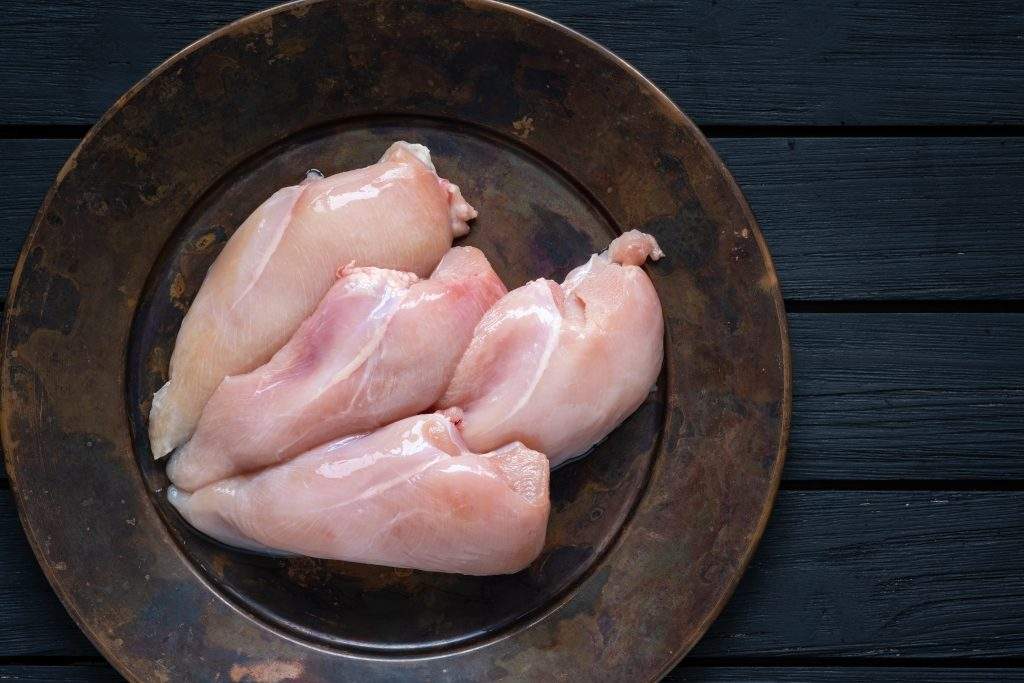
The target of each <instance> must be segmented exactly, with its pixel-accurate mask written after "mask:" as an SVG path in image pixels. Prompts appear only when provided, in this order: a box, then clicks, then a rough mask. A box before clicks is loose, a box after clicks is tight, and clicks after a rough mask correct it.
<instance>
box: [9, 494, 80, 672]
mask: <svg viewBox="0 0 1024 683" xmlns="http://www.w3.org/2000/svg"><path fill="white" fill-rule="evenodd" d="M44 540H45V539H44ZM0 605H2V606H3V609H2V610H0V653H2V654H3V656H6V657H15V656H25V655H32V656H43V655H59V656H71V657H98V656H99V653H98V652H96V650H95V648H93V646H92V644H90V643H89V641H88V640H87V639H86V637H85V636H84V635H82V632H81V631H79V630H78V627H77V626H75V624H74V623H73V622H72V621H71V617H69V616H68V614H67V612H65V611H64V608H63V607H62V606H61V604H60V601H59V600H57V596H56V595H55V594H54V593H53V590H52V589H51V588H50V585H49V584H48V583H47V582H46V579H45V578H44V576H43V573H42V571H41V570H40V569H39V565H37V564H36V560H35V557H34V556H33V555H32V550H31V549H30V548H29V545H28V541H27V540H26V539H25V533H24V531H22V529H21V524H20V523H19V522H18V514H17V511H16V510H15V507H14V499H13V498H12V496H11V492H10V491H6V490H0Z"/></svg>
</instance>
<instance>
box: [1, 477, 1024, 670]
mask: <svg viewBox="0 0 1024 683" xmlns="http://www.w3.org/2000/svg"><path fill="white" fill-rule="evenodd" d="M0 563H2V564H0V569H3V573H0V604H3V605H5V606H6V609H5V610H3V611H2V612H0V651H2V652H5V653H7V654H8V655H9V656H32V655H39V654H50V655H65V656H89V655H94V654H95V652H94V651H93V650H92V649H91V647H90V646H89V645H88V643H86V642H85V640H84V639H83V638H82V636H81V635H79V634H77V632H76V631H75V630H74V626H73V625H72V624H71V622H70V620H69V619H68V617H67V616H66V615H65V614H64V613H63V612H62V610H61V609H60V606H59V605H58V604H57V601H56V599H55V598H54V597H53V594H52V592H51V591H50V590H49V589H48V588H47V587H46V585H45V583H44V581H43V579H42V577H41V576H40V575H39V570H38V569H37V568H36V566H35V562H34V559H33V558H32V556H31V554H30V553H29V551H28V548H27V546H26V544H25V542H24V540H23V539H22V538H21V537H20V530H19V528H18V525H17V522H16V520H15V518H14V515H13V509H12V506H11V502H10V495H9V493H7V492H0ZM1022 576H1024V492H989V493H944V492H927V491H925V492H899V491H890V492H861V491H783V492H782V493H781V494H780V496H779V499H778V503H777V505H776V509H775V512H774V513H773V516H772V519H771V522H770V523H769V528H768V530H767V532H766V534H765V537H764V540H763V542H762V544H761V547H760V549H759V550H758V552H757V554H756V556H755V558H754V561H753V563H752V564H751V566H750V569H749V570H748V572H747V575H746V576H745V577H744V579H743V580H742V581H741V583H740V586H739V588H738V590H737V592H736V594H735V596H734V598H733V600H732V601H731V602H730V604H729V605H728V606H727V607H726V610H725V612H724V613H723V615H722V616H721V617H720V619H719V620H718V621H717V622H716V623H715V625H714V626H713V627H712V628H711V631H710V632H709V634H708V636H707V637H706V638H705V639H704V641H702V642H701V643H700V644H699V645H698V646H697V648H696V649H695V651H694V653H693V654H694V656H695V657H703V658H714V659H715V660H716V661H717V662H723V661H724V660H725V659H733V658H744V657H747V658H749V657H787V658H790V659H792V658H795V657H801V656H803V657H807V656H812V657H818V658H825V657H848V658H862V657H866V658H870V659H871V661H872V662H875V661H876V660H878V659H884V658H889V657H892V658H898V657H915V658H942V659H943V660H945V659H949V658H956V657H1021V656H1024V638H1022V637H1021V634H1022V633H1024V582H1022V580H1021V577H1022ZM738 663H742V662H738ZM883 664H884V662H883Z"/></svg>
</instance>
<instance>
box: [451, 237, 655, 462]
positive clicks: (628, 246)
mask: <svg viewBox="0 0 1024 683" xmlns="http://www.w3.org/2000/svg"><path fill="white" fill-rule="evenodd" d="M662 256H663V254H662V251H661V249H660V248H659V247H658V243H657V242H656V241H655V240H654V238H653V237H651V236H650V235H646V234H644V233H641V232H637V231H636V230H633V231H630V232H628V233H626V234H624V235H621V236H619V237H618V238H616V239H615V240H614V241H612V243H611V244H610V245H609V247H608V250H607V251H606V252H604V253H602V254H595V255H594V256H592V257H591V258H590V260H589V261H588V262H587V263H586V264H585V265H582V266H580V267H578V268H576V269H575V270H573V271H572V272H570V273H569V275H568V276H566V278H565V281H564V282H563V283H562V284H561V285H558V284H557V283H555V282H552V281H551V280H534V281H533V282H530V283H528V284H526V285H524V286H523V287H520V288H519V289H516V290H513V291H512V292H509V294H507V295H506V296H505V297H504V298H502V299H501V300H500V301H499V302H498V303H497V304H495V305H494V307H493V308H491V310H490V311H488V312H487V313H486V315H484V317H483V319H481V321H480V323H479V324H478V325H477V328H476V331H475V332H474V335H473V341H471V342H470V344H469V348H468V349H467V350H466V353H465V355H464V356H463V357H462V360H461V361H459V365H458V368H457V369H456V371H455V377H454V378H453V379H452V383H451V385H450V386H449V387H448V389H447V391H446V392H445V395H444V396H443V397H442V398H441V400H440V401H439V402H438V404H437V405H438V407H439V408H441V409H448V414H449V415H450V416H451V417H452V418H453V419H455V420H456V421H458V422H459V427H460V429H461V431H462V434H463V437H464V438H465V439H466V443H467V444H469V446H470V447H471V448H473V449H475V450H489V449H492V448H496V447H497V446H499V445H501V444H504V443H509V442H511V441H521V442H522V443H524V444H526V445H527V446H528V447H530V448H533V449H535V450H538V451H541V452H542V453H545V454H547V456H548V458H549V460H550V462H551V466H552V467H555V466H557V465H559V464H561V463H563V462H565V461H566V460H568V459H571V458H573V457H575V456H578V455H581V454H583V453H585V452H586V451H587V450H588V449H590V448H591V447H592V446H593V445H594V444H596V443H597V442H598V441H600V440H601V439H603V438H604V437H606V436H607V435H608V434H609V433H610V432H611V431H612V430H613V429H615V427H617V426H618V425H619V424H620V423H622V421H623V420H625V419H626V417H628V416H629V415H630V414H631V413H632V412H633V411H635V410H636V409H637V408H638V407H639V406H640V404H641V403H643V401H644V399H645V397H646V396H647V395H648V394H649V393H650V391H651V389H652V387H653V386H654V383H655V382H656V381H657V378H658V374H659V373H660V372H661V363H662V355H663V354H662V343H663V342H662V337H663V334H664V322H663V320H662V313H661V303H660V301H659V300H658V294H657V292H656V291H655V290H654V286H653V284H652V283H651V280H650V279H649V278H648V277H647V274H646V273H645V272H644V271H643V269H642V268H640V267H639V266H640V265H642V264H643V263H644V261H646V260H647V258H648V257H650V258H652V259H658V258H661V257H662Z"/></svg>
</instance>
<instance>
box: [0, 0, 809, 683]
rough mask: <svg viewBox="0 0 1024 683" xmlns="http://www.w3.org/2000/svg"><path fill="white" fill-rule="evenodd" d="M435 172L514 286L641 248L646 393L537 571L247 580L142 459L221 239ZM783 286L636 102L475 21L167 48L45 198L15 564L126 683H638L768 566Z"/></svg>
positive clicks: (311, 20)
mask: <svg viewBox="0 0 1024 683" xmlns="http://www.w3.org/2000/svg"><path fill="white" fill-rule="evenodd" d="M395 139H405V140H409V141H413V142H422V143H424V144H427V145H428V146H429V147H430V149H431V150H432V151H433V153H434V157H435V162H436V163H437V165H438V167H439V170H440V171H441V173H442V174H443V175H445V176H447V177H449V178H451V179H452V180H453V181H454V182H456V183H458V184H459V185H461V186H462V187H463V190H464V192H465V195H466V196H467V197H468V198H469V199H470V201H471V202H472V203H473V204H474V205H475V206H476V207H477V208H478V209H479V210H480V218H479V219H477V221H476V222H475V223H474V225H473V231H472V232H471V234H470V236H469V237H468V238H467V239H466V242H467V243H469V244H474V245H476V246H479V247H481V248H482V249H484V251H485V252H486V253H487V255H488V256H489V257H490V258H491V260H492V262H493V263H494V265H495V267H496V269H497V270H498V272H499V274H500V275H502V277H503V278H504V279H505V281H506V283H507V284H508V285H509V286H510V287H513V286H517V285H519V284H522V283H523V282H525V281H527V280H529V279H532V278H535V277H540V276H546V277H555V278H559V277H561V276H562V275H564V274H565V273H566V272H567V271H568V270H569V269H570V268H571V267H573V266H574V265H576V264H578V263H581V262H582V261H583V260H584V259H585V258H586V257H587V256H588V255H589V254H590V253H592V252H594V251H600V250H601V249H603V248H604V247H605V246H606V245H607V243H608V241H609V240H610V239H611V238H612V237H613V236H614V235H615V234H617V233H618V232H621V231H623V230H627V229H631V228H637V229H640V230H643V231H646V232H650V233H652V234H654V235H655V236H656V237H657V238H658V241H659V242H660V243H661V245H662V247H663V248H664V250H665V252H666V254H667V258H665V259H663V260H662V261H659V262H658V263H657V264H652V265H650V267H649V270H648V272H649V273H650V275H651V277H652V279H653V281H654V284H655V287H656V288H657V290H658V292H659V294H660V296H661V300H662V303H663V306H664V311H665V320H666V336H667V340H666V341H667V343H666V359H665V361H666V362H665V371H664V372H663V374H662V377H661V379H660V380H659V382H658V386H657V387H655V388H654V389H653V390H652V393H651V395H650V397H649V399H648V401H647V402H646V403H645V404H644V405H643V406H642V407H641V409H640V410H639V411H638V412H637V413H636V414H635V415H633V416H632V417H631V418H630V419H629V420H628V421H627V422H626V423H625V424H624V425H623V426H622V427H620V428H619V429H618V430H616V432H615V433H614V434H613V435H612V436H611V437H610V438H609V439H608V440H606V441H605V442H603V443H602V444H600V445H599V446H598V447H597V448H595V450H594V452H593V453H591V454H590V455H589V456H588V457H587V458H585V459H583V460H581V461H579V462H575V463H572V464H569V465H567V466H565V467H563V468H561V469H559V470H558V471H557V472H555V473H554V475H553V478H552V498H553V501H552V502H553V514H552V519H551V524H550V527H549V532H548V539H547V544H546V546H545V549H544V551H543V553H542V555H541V557H540V558H539V559H538V560H537V561H536V562H535V563H534V564H533V565H532V566H531V567H530V568H529V569H527V570H525V571H524V572H521V573H519V574H516V575H513V576H503V577H462V576H455V575H443V574H433V573H426V572H415V571H406V570H396V569H390V568H384V567H371V566H364V565H355V564H346V563H340V562H327V561H320V560H313V559H309V558H287V559H286V558H267V557H260V556H256V555H251V554H247V553H243V552H238V551H234V550H231V549H229V548H226V547H224V546H221V545H219V544H217V543H215V542H212V541H210V540H208V539H206V538H204V537H202V536H201V535H199V534H196V533H195V532H193V531H191V530H190V529H189V528H188V526H187V525H185V524H184V523H183V522H182V521H181V519H180V518H179V517H178V516H177V515H176V513H175V512H174V510H173V509H172V508H170V507H169V506H168V505H167V503H166V501H165V499H164V491H165V488H166V486H167V480H166V477H165V475H164V473H163V465H162V463H155V462H153V460H152V458H151V455H150V452H149V445H148V441H147V437H146V416H147V414H148V411H149V402H150V400H151V396H152V393H153V391H154V389H155V388H156V387H158V386H159V385H160V384H161V383H162V382H163V381H164V380H165V379H166V374H167V362H168V358H169V355H170V351H171V349H172V348H173V342H174V336H175V334H176V332H177V329H178V326H179V325H180V322H181V318H182V315H183V314H184V311H185V310H186V309H187V307H188V305H189V302H190V301H191V298H192V297H193V296H194V295H195V292H196V290H197V289H198V287H199V285H200V284H201V282H202V279H203V276H204V274H205V272H206V269H207V268H208V266H209V264H210V263H211V262H212V261H213V259H214V258H215V257H216V255H217V253H218V252H219V249H220V248H221V247H222V246H223V244H224V242H225V241H226V240H227V238H228V237H230V235H231V233H232V231H233V230H234V229H235V228H236V227H237V226H238V225H239V223H240V222H241V221H242V219H244V217H245V216H246V215H247V214H248V213H249V212H250V211H252V209H254V208H255V207H256V206H257V205H258V204H259V203H260V202H261V201H262V200H263V199H264V198H266V197H267V196H268V195H269V194H270V193H271V192H273V191H274V190H275V189H277V188H278V187H280V186H282V185H286V184H293V183H295V182H297V181H298V180H300V179H301V178H302V176H303V174H304V173H305V171H306V169H308V168H318V169H321V170H322V171H324V172H328V173H330V172H336V171H339V170H343V169H346V168H351V167H354V166H361V165H364V164H367V163H371V162H372V161H373V160H375V159H376V157H378V156H379V155H380V153H381V152H382V151H383V149H385V148H386V147H387V145H388V144H389V143H390V142H392V141H393V140H395ZM788 358H789V356H788V343H787V340H786V331H785V319H784V313H783V309H782V304H781V297H780V294H779V287H778V282H777V279H776V277H775V273H774V270H773V269H772V265H771V261H770V258H769V255H768V252H767V249H766V247H765V245H764V242H763V240H762V239H761V235H760V232H759V231H758V228H757V225H756V223H755V221H754V218H753V216H752V215H751V213H750V211H749V209H748V207H747V205H746V202H745V201H744V200H743V197H742V195H741V194H740V192H739V190H738V189H737V187H736V185H735V183H734V182H733V181H732V179H731V177H730V176H729V174H728V172H727V171H726V170H725V168H724V167H723V166H722V163H721V162H720V161H719V159H718V158H717V156H715V154H714V152H713V151H712V149H711V147H710V146H709V145H708V143H707V141H706V140H705V139H704V138H703V136H702V135H701V134H700V133H699V132H698V130H697V129H696V128H695V127H694V125H693V124H692V123H691V122H690V121H689V120H688V119H687V118H686V117H685V116H684V115H683V114H682V113H681V112H680V111H679V110H678V109H677V108H676V107H675V106H674V105H673V104H672V103H671V102H670V101H669V100H668V99H667V98H666V97H665V96H664V95H663V94H662V93H661V92H659V91H658V90H657V89H656V88H655V87H654V86H653V85H651V84H650V83H649V82H647V81H646V80H645V79H643V77H642V76H640V75H639V74H638V73H637V72H636V71H634V70H632V69H631V68H630V67H629V66H628V65H626V64H625V63H623V62H622V61H620V60H618V59H617V58H615V57H614V56H613V55H611V54H609V53H608V52H607V51H605V50H603V49H602V48H600V47H598V46H596V45H595V44H593V43H591V42H589V41H587V40H585V39H583V38H581V37H580V36H578V35H576V34H574V33H572V32H571V31H569V30H568V29H565V28H564V27H561V26H559V25H557V24H555V23H553V22H550V21H548V20H546V19H543V18H541V17H537V16H536V15H532V14H529V13H527V12H524V11H521V10H518V9H516V8H513V7H509V6H506V5H501V4H497V3H492V2H484V1H480V0H471V1H469V2H466V3H463V4H458V3H450V2H442V1H440V0H424V1H422V2H390V1H385V0H369V1H366V2H360V3H340V2H334V1H328V0H324V1H321V2H299V3H293V4H290V5H286V6H282V7H280V8H275V9H272V10H268V11H266V12H262V13H260V14H257V15H254V16H252V17H249V18H247V19H244V20H242V21H239V22H237V23H235V24H232V25H230V26H228V27H226V28H224V29H222V30H220V31H218V32H216V33H214V34H212V35H211V36H209V37H207V38H204V39H203V40H201V41H199V42H198V43H196V44H195V45H193V46H191V47H189V48H187V49H186V50H184V51H183V52H182V53H180V54H178V55H177V56H175V57H174V58H172V59H171V60H169V61H168V62H167V63H165V64H164V65H162V66H161V67H160V68H158V69H157V70H156V71H154V72H153V74H151V75H150V76H149V77H147V78H146V79H145V80H144V81H143V82H141V83H140V84H139V85H137V86H136V87H135V88H133V89H132V90H131V91H130V92H129V93H128V94H126V95H125V96H124V97H123V98H121V100H119V101H118V102H117V104H116V105H115V106H114V107H113V108H112V109H111V110H110V111H109V112H108V113H107V114H106V115H105V116H104V117H103V119H102V120H101V121H100V123H99V124H97V125H96V126H95V127H94V128H93V130H92V131H91V132H90V133H89V135H88V136H87V137H86V139H85V140H84V141H83V142H82V144H81V145H80V146H79V148H78V150H76V152H75V153H74V155H73V156H72V157H71V159H70V160H69V161H68V163H67V164H66V165H65V167H64V169H63V170H62V171H61V172H60V175H59V177H58V178H57V181H56V183H55V184H54V186H53V188H52V189H51V191H50V193H49V195H48V196H47V198H46V201H45V203H44V205H43V207H42V209H41V210H40V213H39V216H38V218H37V220H36V224H35V226H34V227H33V230H32V233H31V235H30V237H29V239H28V242H27V244H26V246H25V249H24V252H23V253H22V257H21V261H20V263H19V266H18V271H17V273H16V275H15V284H14V286H13V288H12V294H11V296H10V301H9V307H8V316H7V319H6V325H5V338H4V361H3V362H4V365H3V375H2V381H3V392H4V394H3V407H4V413H3V441H4V448H5V452H6V455H7V467H8V471H9V473H10V476H11V480H12V483H13V487H14V491H15V494H16V497H17V501H18V506H19V510H20V513H21V516H22V521H23V523H24V526H25V529H26V531H27V533H28V536H29V539H30V541H31V543H32V546H33V548H34V550H35V552H36V555H37V556H38V558H39V561H40V563H41V565H42V566H43V569H44V571H45V572H46V574H47V576H48V578H49V579H50V582H51V583H52V584H53V586H54V588H55V590H56V591H57V593H58V594H59V595H60V597H61V599H62V600H63V601H64V604H65V605H66V606H67V608H68V610H69V611H70V612H71V614H72V616H73V617H74V618H75V619H76V621H77V622H78V623H79V624H80V625H81V627H82V628H83V630H84V631H85V632H86V634H87V635H88V636H89V637H90V638H91V639H92V641H93V642H94V643H95V644H96V645H97V647H98V648H99V649H100V650H101V651H102V652H103V653H104V654H105V655H106V656H107V657H108V658H109V659H110V660H111V662H112V663H113V664H114V665H115V666H117V667H118V669H119V670H120V671H121V672H122V673H123V674H124V675H125V676H126V677H128V678H129V679H132V680H136V681H154V680H168V681H179V680H204V681H206V680H224V681H244V680H259V681H277V680H281V681H284V680H302V681H334V680H343V679H344V680H348V679H362V680H398V679H413V680H436V681H443V680H501V679H509V680H517V679H529V680H551V679H572V680H643V679H652V678H655V677H657V676H659V675H661V674H663V673H665V672H666V671H667V670H668V669H669V668H670V667H671V666H673V665H674V663H675V662H677V661H678V660H679V658H680V657H682V656H683V655H684V654H685V653H686V651H687V650H688V649H689V648H690V647H691V646H692V645H693V644H694V643H695V642H696V641H697V639H698V638H700V636H701V635H702V634H703V633H704V631H705V629H706V628H707V626H708V625H709V624H710V622H711V621H712V619H714V617H715V616H716V615H717V614H718V612H719V611H720V609H721V608H722V606H723V605H724V603H725V601H726V600H727V598H728V596H729V594H730V593H731V592H732V589H733V587H734V586H735V584H736V582H737V580H738V578H739V576H740V574H741V573H742V571H743V569H744V567H745V566H746V563H747V562H748V560H749V558H750V556H751V554H752V552H753V549H754V547H755V545H756V543H757V541H758V539H759V538H760V535H761V532H762V530H763V527H764V524H765V521H766V518H767V516H768V512H769V510H770V508H771V503H772V500H773V497H774V494H775V491H776V488H777V486H778V478H779V473H780V470H781V467H782V460H783V453H784V449H785V442H786V433H787V429H788V421H789V410H790V389H789V387H790V379H789V360H788Z"/></svg>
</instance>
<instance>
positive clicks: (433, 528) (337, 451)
mask: <svg viewBox="0 0 1024 683" xmlns="http://www.w3.org/2000/svg"><path fill="white" fill-rule="evenodd" d="M168 499H169V500H170V501H171V503H172V504H173V505H174V506H175V507H176V508H177V509H178V511H179V512H180V513H181V514H182V515H183V516H184V517H185V519H186V520H188V522H189V523H190V524H192V526H194V527H195V528H197V529H199V530H200V531H202V532H204V533H206V534H208V535H210V536H212V537H214V538H216V539H218V540H220V541H223V542H224V543H228V544H230V545H234V546H237V547H240V548H247V549H250V550H257V551H272V552H273V551H278V552H280V551H284V552H287V553H298V554H302V555H310V556H313V557H322V558H326V559H334V560H346V561H349V562H364V563H368V564H378V565H386V566H391V567H406V568H411V569H424V570H428V571H439V572H455V573H460V574H475V575H486V574H510V573H512V572H516V571H519V570H520V569H523V568H524V567H526V566H527V565H529V564H530V562H532V561H533V560H534V559H535V558H536V557H537V555H538V554H539V553H540V551H541V547H542V546H543V544H544V535H545V531H546V527H547V520H548V511H549V508H550V503H549V499H548V466H547V459H546V458H545V457H544V455H542V454H541V453H537V452H535V451H531V450H529V449H528V448H526V447H525V446H523V445H522V444H518V443H514V444H509V445H506V446H503V447H502V448H499V449H498V450H496V451H494V452H491V453H484V454H482V455H478V454H475V453H471V452H470V451H468V450H467V449H466V445H465V443H464V442H463V440H462V437H461V436H460V435H459V432H458V430H457V429H456V428H455V427H454V425H452V423H451V422H450V421H449V420H448V419H447V418H446V417H444V416H442V415H439V414H434V415H418V416H415V417H410V418H407V419H405V420H402V421H400V422H396V423H394V424H391V425H388V426H387V427H384V428H382V429H379V430H377V431H376V432H373V433H372V434H367V435H363V436H350V437H346V438H344V439H341V440H339V441H335V442H333V443H330V444H327V445H324V446H321V447H319V448H317V449H315V450H312V451H309V452H308V453H305V454H303V455H300V456H298V457H297V458H294V459H293V460H290V461H288V462H286V463H284V464H281V465H276V466H274V467H271V468H269V469H266V470H263V471H262V472H259V473H257V474H252V475H244V476H239V477H234V478H231V479H225V480H223V481H221V482H219V483H216V484H213V485H210V486H206V487H204V488H201V489H199V490H198V491H196V492H195V493H191V494H189V493H184V492H182V491H180V490H179V489H176V488H174V487H172V488H171V489H170V491H168Z"/></svg>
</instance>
